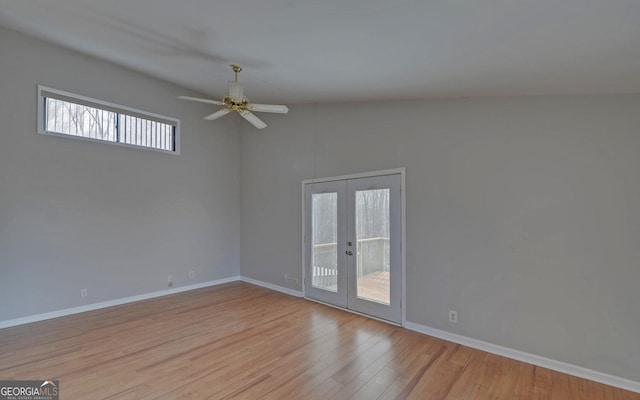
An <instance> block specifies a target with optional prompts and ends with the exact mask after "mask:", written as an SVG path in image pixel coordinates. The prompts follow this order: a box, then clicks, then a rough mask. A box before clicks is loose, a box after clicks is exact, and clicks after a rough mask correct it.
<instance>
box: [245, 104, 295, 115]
mask: <svg viewBox="0 0 640 400" xmlns="http://www.w3.org/2000/svg"><path fill="white" fill-rule="evenodd" d="M247 109H248V110H251V111H257V112H268V113H281V114H286V113H288V112H289V107H287V106H281V105H276V104H254V103H249V104H247Z"/></svg>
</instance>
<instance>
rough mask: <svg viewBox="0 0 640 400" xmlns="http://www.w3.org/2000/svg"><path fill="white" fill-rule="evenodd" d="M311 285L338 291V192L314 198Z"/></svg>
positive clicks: (314, 195) (315, 195) (318, 194)
mask: <svg viewBox="0 0 640 400" xmlns="http://www.w3.org/2000/svg"><path fill="white" fill-rule="evenodd" d="M311 224H312V228H311V229H312V230H311V232H312V234H311V235H312V238H311V247H312V250H311V285H313V286H314V287H316V288H319V289H324V290H328V291H331V292H337V291H338V194H337V193H314V194H313V195H312V197H311Z"/></svg>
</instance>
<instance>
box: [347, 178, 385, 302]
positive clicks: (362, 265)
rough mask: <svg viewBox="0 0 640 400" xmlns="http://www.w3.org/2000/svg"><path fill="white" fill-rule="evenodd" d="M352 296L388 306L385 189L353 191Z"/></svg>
mask: <svg viewBox="0 0 640 400" xmlns="http://www.w3.org/2000/svg"><path fill="white" fill-rule="evenodd" d="M355 202H356V215H355V217H356V240H357V251H358V252H357V257H356V279H357V284H356V291H357V293H356V295H357V296H358V297H359V298H361V299H366V300H371V301H375V302H378V303H382V304H386V305H389V304H390V297H391V285H390V278H389V267H390V256H389V237H390V227H389V189H375V190H359V191H356V198H355Z"/></svg>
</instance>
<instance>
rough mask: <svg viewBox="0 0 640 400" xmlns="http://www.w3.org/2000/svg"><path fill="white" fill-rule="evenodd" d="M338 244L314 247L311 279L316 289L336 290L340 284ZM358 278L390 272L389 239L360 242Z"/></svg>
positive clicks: (358, 245)
mask: <svg viewBox="0 0 640 400" xmlns="http://www.w3.org/2000/svg"><path fill="white" fill-rule="evenodd" d="M337 251H338V244H337V243H322V244H317V245H314V246H313V253H312V254H311V277H312V284H313V286H315V287H321V288H325V289H331V290H335V286H336V285H337V284H338V270H337V266H336V260H337V255H338V254H337ZM356 256H357V271H358V276H363V275H368V274H370V273H373V272H388V271H389V259H390V258H389V238H383V237H375V238H367V239H360V240H358V243H357V247H356Z"/></svg>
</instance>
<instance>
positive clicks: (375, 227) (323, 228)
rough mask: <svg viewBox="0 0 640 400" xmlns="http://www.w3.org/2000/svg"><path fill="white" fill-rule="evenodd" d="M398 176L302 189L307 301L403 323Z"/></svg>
mask: <svg viewBox="0 0 640 400" xmlns="http://www.w3.org/2000/svg"><path fill="white" fill-rule="evenodd" d="M400 186H401V176H400V174H393V175H383V176H374V177H366V178H354V179H342V180H335V181H328V182H320V183H307V184H305V216H304V217H305V230H306V232H305V283H304V285H305V297H308V298H311V299H315V300H320V301H323V302H326V303H329V304H332V305H335V306H338V307H342V308H346V309H350V310H353V311H357V312H360V313H363V314H367V315H371V316H374V317H377V318H381V319H385V320H388V321H391V322H395V323H401V320H402V310H401V299H402V252H401V247H400V246H401V244H400V239H401V222H402V221H401V218H402V216H401V215H402V208H401V207H402V204H401V195H400Z"/></svg>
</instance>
